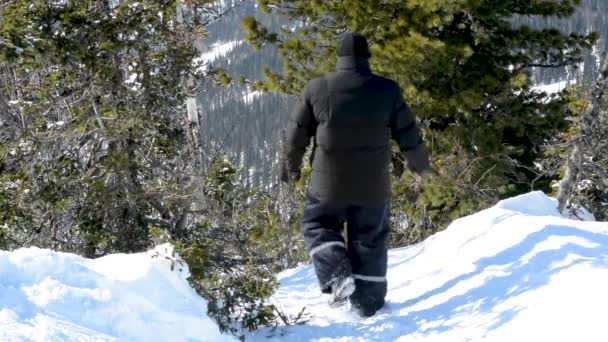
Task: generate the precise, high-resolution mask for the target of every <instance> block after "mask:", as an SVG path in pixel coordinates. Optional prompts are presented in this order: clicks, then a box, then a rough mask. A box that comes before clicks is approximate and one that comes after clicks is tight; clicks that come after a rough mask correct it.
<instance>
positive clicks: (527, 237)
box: [250, 193, 608, 342]
mask: <svg viewBox="0 0 608 342" xmlns="http://www.w3.org/2000/svg"><path fill="white" fill-rule="evenodd" d="M556 206H557V203H556V202H555V200H553V199H550V198H548V197H546V196H545V195H543V194H542V193H531V194H528V195H524V196H520V197H517V198H513V199H510V200H507V201H504V202H502V203H500V204H499V205H497V206H496V207H493V208H491V209H488V210H485V211H482V212H480V213H477V214H476V215H473V216H469V217H466V218H463V219H460V220H458V221H455V222H454V223H453V224H452V225H451V226H450V227H449V228H448V229H447V230H446V231H444V232H441V233H438V234H436V235H435V236H433V237H431V238H430V239H428V240H427V241H425V242H424V243H421V244H419V245H416V246H413V247H409V248H402V249H398V250H393V251H391V252H390V257H389V263H390V265H389V268H390V269H389V273H388V282H389V294H388V298H387V299H388V305H387V307H386V308H384V309H383V310H382V311H380V312H379V314H377V316H375V317H372V318H369V319H362V318H359V317H357V316H356V315H355V314H354V313H351V312H349V311H346V310H330V309H328V308H327V305H326V301H327V297H324V296H321V295H319V290H318V287H317V285H316V283H315V277H314V272H313V270H312V268H311V267H310V266H305V267H301V268H298V269H295V270H289V271H286V272H283V273H282V274H280V280H281V289H280V290H279V292H278V293H277V294H276V295H275V296H274V297H273V302H275V303H276V304H277V305H279V306H280V307H282V308H283V309H284V310H285V311H286V312H290V313H292V314H295V313H296V312H297V311H299V310H300V308H302V307H304V306H306V307H307V308H308V311H309V312H310V313H311V321H310V322H309V324H308V325H306V326H293V327H287V328H284V329H280V330H278V331H275V332H272V331H270V330H266V331H260V332H258V333H256V334H253V335H251V336H250V339H251V340H253V341H269V339H268V338H267V337H268V336H271V339H270V340H280V341H283V340H285V341H290V342H296V341H324V342H328V341H404V342H405V341H407V342H409V341H433V342H440V341H446V342H458V341H586V342H591V341H607V340H608V327H607V325H606V317H607V316H608V296H607V295H606V289H607V288H608V223H606V222H581V221H574V220H569V219H566V218H563V217H561V216H560V215H559V214H558V213H557V210H556V209H555V208H556Z"/></svg>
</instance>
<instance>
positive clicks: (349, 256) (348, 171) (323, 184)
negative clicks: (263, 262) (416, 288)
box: [281, 32, 429, 317]
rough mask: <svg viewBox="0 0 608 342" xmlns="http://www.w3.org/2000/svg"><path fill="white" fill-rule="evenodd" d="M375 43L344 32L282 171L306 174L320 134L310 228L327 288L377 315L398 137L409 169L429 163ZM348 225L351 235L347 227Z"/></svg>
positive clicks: (309, 97) (309, 243)
mask: <svg viewBox="0 0 608 342" xmlns="http://www.w3.org/2000/svg"><path fill="white" fill-rule="evenodd" d="M370 57H371V53H370V51H369V47H368V42H367V40H366V39H365V37H364V36H363V35H361V34H359V33H350V32H349V33H346V34H344V35H343V36H342V38H341V42H340V44H339V47H338V63H337V71H336V72H334V73H330V74H327V75H324V76H322V77H319V78H316V79H313V80H311V81H310V82H309V83H308V84H307V85H306V87H305V88H304V90H303V92H302V96H301V97H300V99H299V101H298V103H297V105H296V108H295V110H294V111H293V113H292V116H291V119H290V121H289V124H288V128H287V142H286V146H285V152H284V153H285V155H284V161H283V169H282V172H281V179H282V181H284V182H287V183H290V184H293V183H294V182H295V181H297V180H298V179H299V178H300V169H301V165H302V158H303V156H304V154H305V150H306V148H307V146H308V145H309V143H310V140H311V138H313V139H312V140H313V155H312V157H311V160H312V176H311V178H310V184H309V188H308V191H307V196H306V203H305V209H304V214H303V217H302V233H303V235H304V240H305V243H306V247H307V248H308V251H309V255H310V257H311V259H312V262H313V265H314V267H315V272H316V275H317V278H318V280H319V284H320V287H321V291H322V292H323V293H327V294H331V299H330V305H331V306H336V305H342V304H345V303H346V302H347V301H348V300H350V302H351V304H352V307H353V309H355V310H357V311H358V312H359V313H360V314H361V315H362V316H365V317H369V316H372V315H374V314H375V313H376V311H377V310H379V309H380V308H382V306H384V299H385V296H386V293H387V281H386V270H387V261H388V239H389V216H390V214H389V209H390V197H391V182H390V161H391V145H390V139H391V138H393V139H394V140H396V141H397V143H398V144H399V147H400V149H401V152H402V153H403V154H404V156H405V158H406V160H407V162H408V167H409V168H410V170H412V171H413V172H414V173H416V174H418V175H422V174H423V172H425V170H427V169H428V167H429V161H428V156H427V153H426V149H425V147H424V143H423V140H422V134H421V132H420V130H419V128H418V127H417V125H416V120H415V116H414V114H413V113H412V111H411V110H410V108H409V106H408V105H407V104H406V103H405V102H404V100H403V97H402V94H401V89H400V87H399V85H398V84H397V83H396V82H395V81H392V80H389V79H386V78H383V77H380V76H377V75H375V74H373V73H372V71H371V69H370V65H369V58H370ZM344 223H346V238H345V237H344V236H343V230H344V229H343V227H344Z"/></svg>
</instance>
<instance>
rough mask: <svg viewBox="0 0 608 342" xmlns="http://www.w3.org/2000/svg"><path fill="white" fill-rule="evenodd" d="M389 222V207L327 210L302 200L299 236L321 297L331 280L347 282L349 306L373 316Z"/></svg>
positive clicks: (382, 289)
mask: <svg viewBox="0 0 608 342" xmlns="http://www.w3.org/2000/svg"><path fill="white" fill-rule="evenodd" d="M389 218H390V211H389V203H387V204H386V205H384V206H382V207H378V208H369V207H361V206H353V205H348V206H332V205H330V204H326V203H322V202H320V201H319V200H317V199H315V198H313V197H311V196H310V195H308V196H307V198H306V205H305V208H304V215H303V216H302V233H303V235H304V241H305V242H306V247H307V248H308V251H309V255H310V257H311V259H312V262H313V265H314V267H315V272H316V275H317V278H318V280H319V285H320V287H321V291H322V292H324V293H329V292H331V284H332V282H333V281H334V280H335V279H337V278H341V277H348V276H352V277H353V278H354V279H355V284H356V290H355V292H354V293H353V295H352V296H351V298H350V300H351V302H352V304H353V305H359V306H366V307H370V306H371V307H373V308H374V310H377V309H379V308H380V307H382V306H383V305H384V298H385V297H386V292H387V283H386V269H387V262H388V239H389V231H390V226H389ZM344 223H346V239H345V237H344V236H343V230H344Z"/></svg>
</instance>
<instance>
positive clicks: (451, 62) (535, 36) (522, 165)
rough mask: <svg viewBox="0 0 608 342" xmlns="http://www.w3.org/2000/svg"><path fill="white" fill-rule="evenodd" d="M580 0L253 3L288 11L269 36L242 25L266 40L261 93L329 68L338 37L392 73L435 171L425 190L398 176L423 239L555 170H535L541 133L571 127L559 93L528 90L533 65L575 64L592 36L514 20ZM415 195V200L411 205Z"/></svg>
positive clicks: (295, 89) (254, 25) (561, 11)
mask: <svg viewBox="0 0 608 342" xmlns="http://www.w3.org/2000/svg"><path fill="white" fill-rule="evenodd" d="M579 3H580V0H562V1H540V0H449V1H448V0H443V1H428V0H407V1H395V0H348V1H345V0H312V1H309V0H259V4H260V7H261V8H262V10H263V11H264V12H265V13H278V14H280V15H284V16H287V17H289V18H291V19H293V26H292V27H284V28H282V29H281V31H280V32H271V31H270V30H269V29H268V28H265V27H262V26H261V25H260V24H259V23H258V22H257V21H256V20H255V19H254V18H252V17H248V18H245V19H244V21H243V28H244V29H245V30H246V32H247V39H248V40H249V41H250V42H251V44H252V45H253V46H254V47H258V48H259V47H262V46H263V45H265V44H275V45H277V46H278V47H279V53H280V55H281V57H282V59H283V61H284V70H283V71H282V72H280V73H275V72H272V71H271V70H269V69H267V70H266V71H265V79H264V80H261V81H258V82H257V83H256V87H257V88H258V89H261V90H267V91H276V92H282V93H288V94H294V95H295V94H298V93H299V91H300V89H302V87H303V86H304V85H305V83H306V81H307V80H309V79H311V78H313V77H315V76H317V75H319V74H321V73H324V72H328V71H331V70H333V68H334V65H335V61H336V58H335V49H336V45H335V44H336V40H337V37H338V36H339V35H340V33H342V32H344V31H346V30H351V31H360V32H362V33H363V34H364V35H366V36H367V37H368V38H369V40H370V43H371V48H372V54H373V57H372V59H371V64H372V68H373V70H374V71H375V72H376V73H379V74H381V75H385V76H387V77H390V78H392V79H395V80H397V81H398V82H399V83H400V85H401V86H402V88H403V92H404V95H405V98H406V99H407V100H408V101H409V103H410V104H411V106H412V108H413V109H414V110H415V112H416V113H417V115H418V117H419V119H420V120H421V121H422V123H423V126H424V129H425V140H426V143H427V145H428V146H429V148H430V150H431V152H432V161H433V164H434V167H435V169H436V171H437V173H436V174H437V175H436V176H434V177H430V178H429V179H427V180H426V181H425V184H424V187H423V189H424V191H423V192H422V193H419V191H418V190H417V189H418V188H417V187H413V186H411V185H412V184H411V183H412V177H411V175H410V174H408V173H406V174H405V175H404V176H403V177H401V178H400V179H399V180H398V181H396V182H395V186H394V187H395V189H394V198H395V201H394V202H395V205H394V208H393V209H394V210H395V214H396V215H399V214H401V215H402V217H401V219H403V218H405V219H406V220H407V222H408V225H409V229H408V230H407V232H405V231H403V232H400V231H399V230H396V232H395V237H394V239H396V240H394V241H393V242H394V243H397V244H401V245H403V244H407V243H412V242H417V241H420V240H422V239H424V238H426V237H427V236H428V235H430V234H432V233H434V232H435V231H437V230H438V229H440V228H444V227H445V225H446V224H448V223H449V222H450V221H452V220H453V219H455V218H457V217H461V216H463V215H466V214H469V213H472V212H474V211H477V210H479V209H481V208H484V207H487V206H489V205H491V204H492V203H495V202H496V201H498V200H500V199H502V198H506V197H510V196H514V195H517V194H521V193H525V192H528V191H530V190H543V191H546V192H549V191H550V184H551V182H552V181H553V180H554V178H553V177H555V176H553V175H550V174H545V173H544V172H543V171H541V170H540V169H538V168H537V167H536V166H535V162H537V161H539V160H540V159H542V157H543V145H544V144H545V143H546V142H547V141H548V139H549V138H551V137H554V136H556V135H557V134H559V133H560V132H563V131H565V130H567V129H568V121H567V120H566V119H567V115H568V112H567V110H566V106H565V102H564V100H563V98H562V96H559V95H558V96H550V97H548V96H547V95H546V94H540V93H538V92H532V91H531V77H530V76H531V70H532V69H533V68H558V67H564V66H568V65H573V64H575V63H577V62H579V61H580V60H581V53H582V52H583V51H584V50H585V49H588V48H590V47H591V46H592V45H593V44H594V43H595V42H596V40H597V38H598V36H597V34H595V33H591V34H587V35H580V34H565V33H562V32H560V31H559V30H558V29H557V28H548V29H544V30H534V29H531V28H529V27H526V26H515V25H513V24H512V22H513V19H514V18H516V17H517V16H558V17H568V16H570V15H572V14H573V13H574V11H575V8H576V6H577V5H578V4H579ZM411 199H415V201H413V202H414V204H409V203H410V202H411Z"/></svg>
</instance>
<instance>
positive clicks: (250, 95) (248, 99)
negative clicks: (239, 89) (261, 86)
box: [243, 90, 264, 104]
mask: <svg viewBox="0 0 608 342" xmlns="http://www.w3.org/2000/svg"><path fill="white" fill-rule="evenodd" d="M262 95H264V93H263V92H261V91H259V90H253V91H247V92H246V93H245V95H244V96H243V102H245V103H247V104H250V103H253V100H255V99H256V98H257V97H260V96H262Z"/></svg>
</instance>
